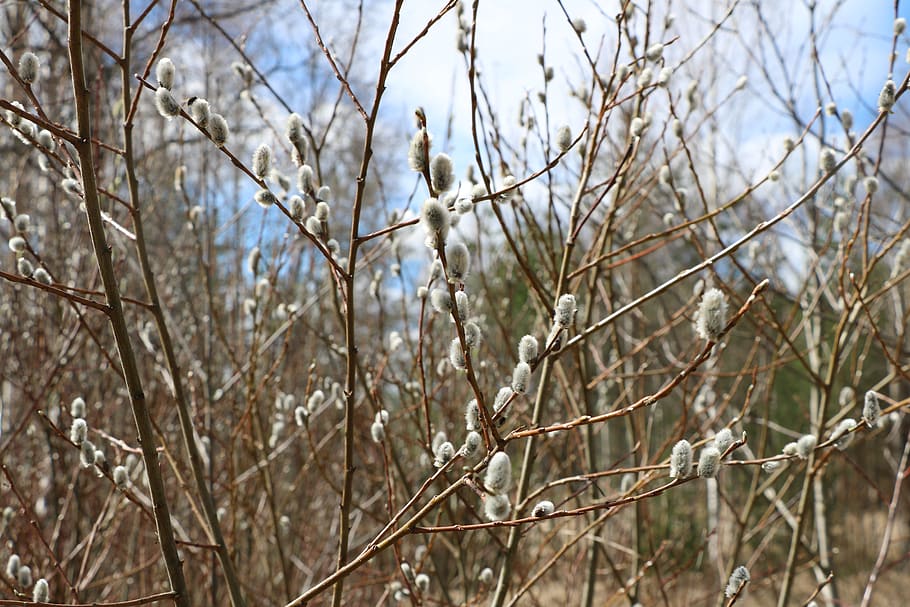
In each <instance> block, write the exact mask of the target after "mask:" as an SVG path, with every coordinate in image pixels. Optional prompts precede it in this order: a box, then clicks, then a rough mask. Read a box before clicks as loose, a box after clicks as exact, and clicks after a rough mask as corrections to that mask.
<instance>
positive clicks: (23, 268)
mask: <svg viewBox="0 0 910 607" xmlns="http://www.w3.org/2000/svg"><path fill="white" fill-rule="evenodd" d="M16 269H18V270H19V273H20V274H22V275H23V276H25V277H26V278H31V276H32V274H34V273H35V266H33V265H32V262H30V261H29V260H27V259H26V258H25V257H20V258H19V261H18V262H17V263H16Z"/></svg>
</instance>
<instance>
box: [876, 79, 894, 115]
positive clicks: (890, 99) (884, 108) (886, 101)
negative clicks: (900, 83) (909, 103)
mask: <svg viewBox="0 0 910 607" xmlns="http://www.w3.org/2000/svg"><path fill="white" fill-rule="evenodd" d="M896 94H897V89H896V86H895V84H894V81H893V80H887V81H886V82H885V85H884V86H883V87H882V92H881V93H879V94H878V111H880V112H890V111H891V108H892V107H894V99H895V96H896Z"/></svg>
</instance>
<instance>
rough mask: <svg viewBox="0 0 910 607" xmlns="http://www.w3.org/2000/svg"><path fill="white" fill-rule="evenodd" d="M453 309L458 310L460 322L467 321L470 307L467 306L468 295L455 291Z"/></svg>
mask: <svg viewBox="0 0 910 607" xmlns="http://www.w3.org/2000/svg"><path fill="white" fill-rule="evenodd" d="M455 309H456V310H458V318H459V319H461V321H462V322H465V321H467V320H468V316H470V315H471V307H470V305H469V304H468V294H467V293H465V292H464V291H455Z"/></svg>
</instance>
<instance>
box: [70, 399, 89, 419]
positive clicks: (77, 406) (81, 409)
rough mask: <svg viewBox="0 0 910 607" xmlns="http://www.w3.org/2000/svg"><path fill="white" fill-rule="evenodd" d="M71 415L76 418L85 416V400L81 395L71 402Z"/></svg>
mask: <svg viewBox="0 0 910 607" xmlns="http://www.w3.org/2000/svg"><path fill="white" fill-rule="evenodd" d="M70 415H72V416H73V417H74V418H80V417H83V418H84V417H85V400H84V399H83V398H82V397H81V396H77V397H76V398H74V399H73V402H71V403H70Z"/></svg>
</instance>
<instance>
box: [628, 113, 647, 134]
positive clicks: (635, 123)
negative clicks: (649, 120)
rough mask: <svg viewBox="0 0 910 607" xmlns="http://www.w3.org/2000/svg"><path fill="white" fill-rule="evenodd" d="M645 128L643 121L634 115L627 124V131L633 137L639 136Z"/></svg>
mask: <svg viewBox="0 0 910 607" xmlns="http://www.w3.org/2000/svg"><path fill="white" fill-rule="evenodd" d="M644 130H645V121H644V120H642V119H641V118H639V117H638V116H636V117H635V118H633V119H632V122H631V123H630V125H629V133H630V134H631V135H632V136H633V137H641V134H642V132H643V131H644Z"/></svg>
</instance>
